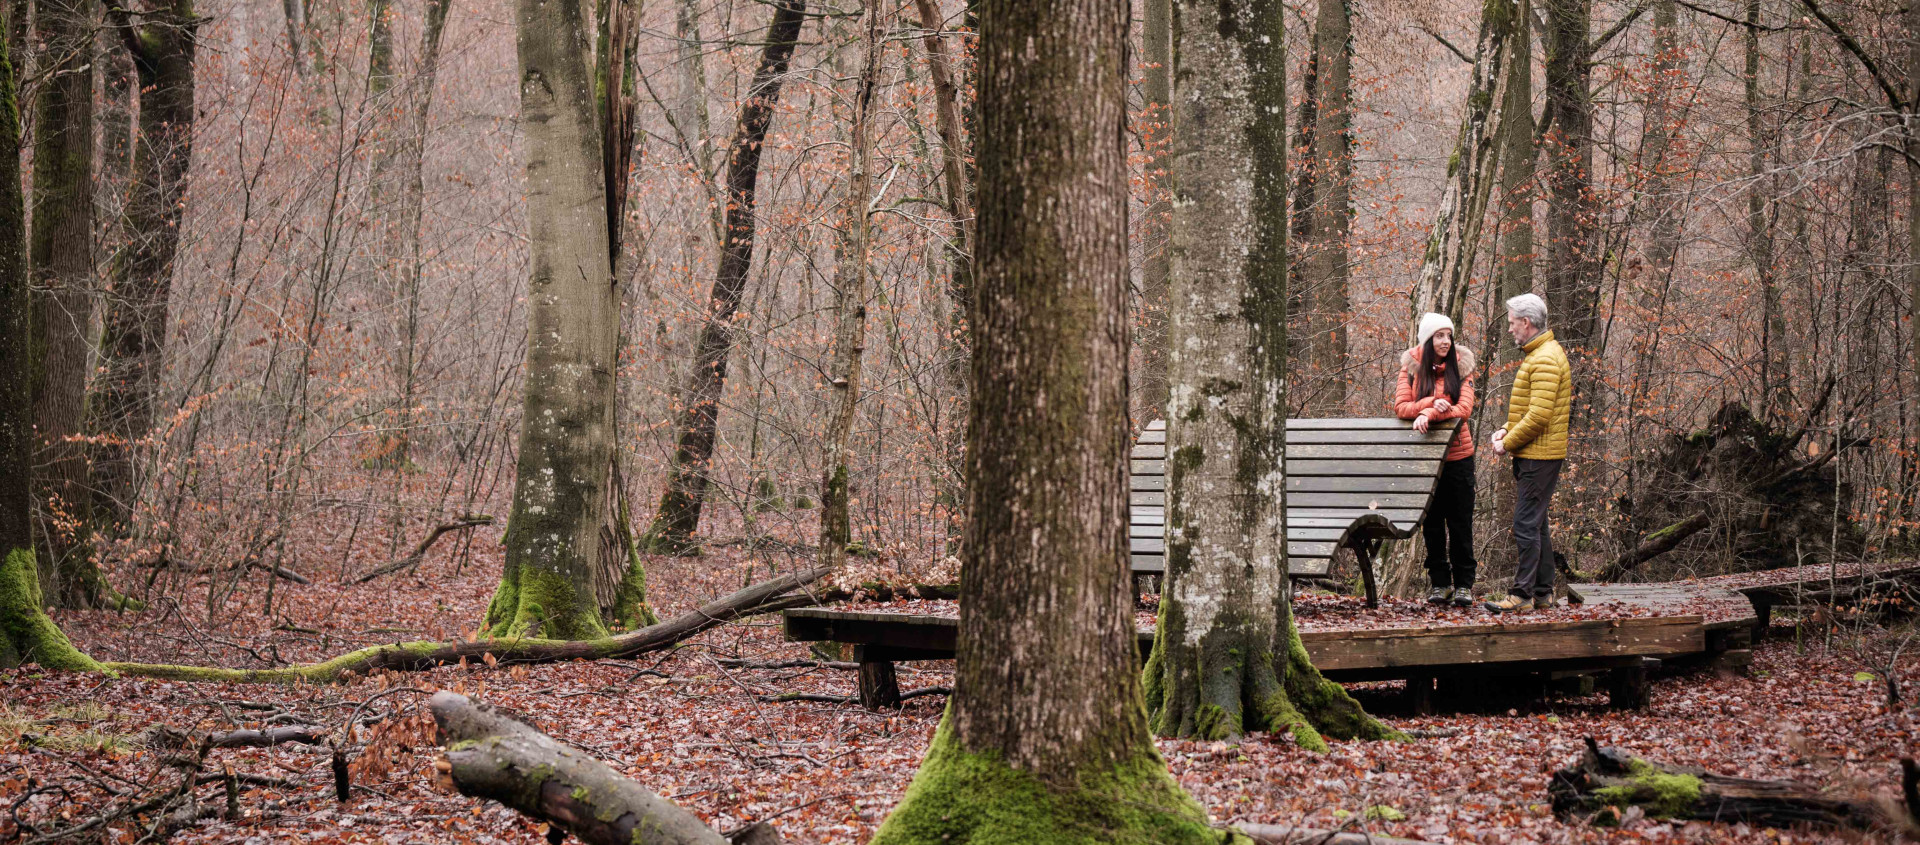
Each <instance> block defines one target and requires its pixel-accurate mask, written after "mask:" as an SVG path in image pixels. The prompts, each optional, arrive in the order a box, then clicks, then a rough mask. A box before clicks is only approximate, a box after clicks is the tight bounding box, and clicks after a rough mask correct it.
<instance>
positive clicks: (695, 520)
mask: <svg viewBox="0 0 1920 845" xmlns="http://www.w3.org/2000/svg"><path fill="white" fill-rule="evenodd" d="M805 19H806V0H780V2H779V3H778V4H777V5H776V6H775V7H774V10H773V21H772V23H771V24H769V25H768V27H767V36H766V42H765V43H766V46H765V47H764V48H763V50H762V52H761V54H760V67H759V68H758V69H756V70H755V71H754V74H753V81H752V83H751V84H750V85H749V87H748V89H747V96H746V99H745V100H743V101H742V102H741V104H740V119H739V123H738V125H736V126H735V127H734V132H733V144H732V146H731V148H730V149H731V152H729V153H728V158H727V197H726V199H727V201H726V207H727V215H726V225H725V231H724V232H723V235H724V237H725V241H724V242H723V243H722V244H721V247H720V266H719V270H718V272H717V273H716V274H715V276H714V280H713V290H712V292H711V293H710V294H709V296H708V306H707V315H706V316H707V319H706V324H705V325H704V326H702V327H701V330H700V340H699V342H698V344H697V345H696V346H695V348H694V357H693V366H692V367H691V368H689V370H688V372H687V382H686V386H685V387H684V388H683V389H682V390H681V394H680V407H679V413H678V419H677V420H675V426H674V427H675V428H676V429H677V430H678V431H679V444H678V446H677V447H676V448H675V449H674V453H673V463H672V466H671V467H670V468H669V470H668V478H667V484H666V490H665V491H664V492H662V493H661V494H660V506H659V508H658V509H657V510H656V511H655V512H654V517H653V526H652V527H651V528H649V529H648V531H647V539H646V545H647V546H648V547H649V549H650V550H652V551H655V552H663V553H675V554H679V553H686V552H690V551H693V550H694V548H695V546H694V541H693V532H694V531H696V530H697V529H699V527H700V511H701V508H702V507H704V506H705V504H706V499H707V487H708V484H709V479H708V477H707V472H708V470H709V466H710V464H711V462H712V461H713V448H714V438H715V434H716V432H717V429H718V427H719V422H720V395H721V393H722V392H723V391H725V390H726V386H727V359H728V357H729V356H730V355H731V354H732V352H733V332H734V325H733V321H734V315H735V314H736V313H738V311H739V310H740V299H741V296H742V295H743V294H744V293H745V292H746V287H747V271H748V270H749V269H751V268H752V266H753V235H754V219H753V215H754V205H755V199H756V196H757V195H756V190H757V187H758V185H759V181H760V155H761V149H760V146H761V143H762V142H763V141H765V140H766V137H767V128H768V127H769V126H771V125H772V123H773V111H774V107H775V106H776V105H777V104H778V103H779V101H780V90H781V88H782V86H783V85H784V83H785V81H786V75H787V65H788V62H789V61H791V60H792V58H793V48H794V46H795V45H796V44H797V43H798V42H799V40H800V24H801V23H802V22H804V21H805Z"/></svg>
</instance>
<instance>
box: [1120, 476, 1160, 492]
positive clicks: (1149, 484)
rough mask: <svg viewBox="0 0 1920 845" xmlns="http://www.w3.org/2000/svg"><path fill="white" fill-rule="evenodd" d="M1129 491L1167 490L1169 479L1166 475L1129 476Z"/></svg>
mask: <svg viewBox="0 0 1920 845" xmlns="http://www.w3.org/2000/svg"><path fill="white" fill-rule="evenodd" d="M1127 489H1129V490H1165V489H1167V477H1166V476H1164V475H1129V476H1127Z"/></svg>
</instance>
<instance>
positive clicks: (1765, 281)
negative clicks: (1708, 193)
mask: <svg viewBox="0 0 1920 845" xmlns="http://www.w3.org/2000/svg"><path fill="white" fill-rule="evenodd" d="M1746 12H1747V14H1746V23H1747V26H1746V31H1745V33H1744V36H1743V41H1744V45H1745V49H1744V54H1745V59H1746V65H1745V72H1744V73H1743V74H1742V77H1743V78H1742V82H1743V91H1744V93H1745V99H1746V111H1747V145H1748V146H1747V162H1748V165H1747V167H1748V176H1749V177H1751V178H1752V180H1753V186H1752V187H1751V188H1750V189H1749V190H1748V191H1747V253H1748V256H1749V257H1750V258H1751V260H1752V261H1753V272H1754V275H1755V276H1757V277H1758V278H1759V281H1760V383H1761V384H1762V385H1763V387H1762V389H1763V390H1766V391H1769V392H1768V395H1769V396H1773V395H1777V394H1774V393H1772V392H1771V391H1772V390H1773V388H1772V387H1771V385H1776V384H1784V383H1785V382H1787V381H1788V380H1789V379H1790V378H1791V372H1790V369H1789V368H1790V365H1789V364H1788V362H1787V359H1786V352H1787V343H1786V330H1787V325H1786V315H1785V314H1784V313H1782V311H1781V302H1780V281H1779V278H1778V273H1776V272H1775V269H1774V266H1773V260H1774V257H1773V215H1772V214H1771V213H1770V212H1769V211H1768V208H1767V205H1768V202H1769V201H1770V199H1771V198H1770V197H1769V190H1768V189H1769V188H1770V186H1771V184H1772V179H1771V178H1769V177H1768V176H1767V172H1768V161H1767V158H1768V156H1767V151H1768V149H1769V148H1770V147H1771V145H1772V144H1773V141H1772V140H1771V139H1770V137H1769V136H1768V134H1767V131H1766V116H1765V114H1764V112H1763V110H1762V109H1763V107H1762V106H1761V104H1760V29H1759V24H1760V0H1747V9H1746ZM1767 404H1768V405H1769V406H1771V405H1772V404H1773V403H1772V402H1768V403H1767ZM1769 413H1771V410H1769Z"/></svg>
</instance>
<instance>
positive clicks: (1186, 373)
mask: <svg viewBox="0 0 1920 845" xmlns="http://www.w3.org/2000/svg"><path fill="white" fill-rule="evenodd" d="M1284 12H1285V9H1284V7H1283V6H1282V4H1281V3H1280V2H1279V0H1241V2H1229V3H1216V2H1191V3H1186V4H1183V5H1182V6H1180V8H1179V10H1178V12H1177V20H1178V21H1179V28H1178V30H1177V31H1176V33H1175V38H1176V45H1177V46H1176V48H1175V51H1174V54H1175V56H1176V64H1175V66H1174V95H1175V96H1174V103H1175V106H1174V109H1175V111H1174V126H1175V131H1176V134H1175V136H1174V155H1173V162H1174V166H1173V173H1172V178H1173V189H1174V217H1173V291H1172V302H1173V303H1174V308H1173V313H1172V320H1171V323H1172V327H1171V335H1172V344H1171V346H1172V350H1173V351H1172V355H1171V358H1170V367H1171V370H1170V372H1171V375H1172V392H1173V398H1172V400H1171V401H1170V402H1169V403H1168V421H1167V429H1168V431H1167V449H1168V464H1167V469H1168V477H1169V485H1168V487H1169V498H1168V503H1167V585H1166V587H1165V588H1164V589H1163V590H1162V594H1161V604H1160V623H1159V636H1158V637H1157V638H1156V640H1155V642H1154V648H1153V653H1152V656H1151V657H1150V658H1149V659H1148V662H1147V669H1146V683H1147V705H1148V707H1149V709H1150V710H1151V712H1152V714H1153V727H1154V730H1156V731H1157V732H1159V733H1161V734H1162V735H1168V736H1188V737H1203V738H1210V739H1212V738H1222V737H1230V736H1237V735H1239V734H1241V733H1242V732H1244V731H1250V730H1263V729H1264V730H1274V731H1283V730H1284V731H1290V732H1292V733H1293V735H1294V736H1295V737H1296V738H1298V740H1299V741H1300V743H1301V744H1302V745H1306V746H1309V747H1316V748H1319V747H1324V743H1323V741H1322V739H1321V734H1322V733H1325V734H1328V735H1331V736H1335V737H1338V738H1343V739H1345V738H1355V737H1362V738H1376V739H1377V738H1384V737H1388V736H1391V735H1393V732H1392V731H1390V730H1389V729H1387V728H1385V727H1384V726H1382V725H1380V724H1379V723H1378V722H1375V721H1374V720H1373V719H1371V718H1370V717H1368V716H1367V715H1366V714H1365V713H1364V712H1362V711H1361V709H1360V707H1359V705H1358V704H1356V703H1355V702H1354V701H1353V700H1352V699H1351V698H1349V697H1348V696H1347V695H1346V693H1345V692H1344V691H1343V690H1342V689H1341V688H1340V687H1339V686H1338V685H1336V684H1333V683H1331V682H1329V681H1327V680H1325V679H1324V678H1322V677H1321V676H1320V673H1319V672H1318V671H1317V670H1315V669H1314V668H1313V664H1312V663H1311V662H1309V661H1308V660H1307V655H1306V649H1305V648H1304V647H1303V646H1302V645H1301V643H1300V638H1299V634H1298V633H1297V632H1296V631H1295V630H1294V627H1293V617H1292V613H1291V603H1290V601H1289V598H1288V590H1287V583H1286V568H1287V559H1286V540H1285V534H1286V532H1285V525H1284V523H1285V516H1286V502H1285V497H1286V473H1285V462H1284V459H1283V454H1284V451H1285V445H1286V413H1287V412H1286V381H1287V366H1286V358H1287V319H1286V318H1287V315H1286V302H1287V258H1286V255H1287V220H1286V196H1285V185H1286V180H1285V173H1286V155H1287V153H1286V150H1287V139H1286V105H1287V97H1286V61H1285V58H1286V57H1285V49H1286V48H1285V39H1284V38H1283V31H1282V27H1283V19H1282V15H1283V14H1284ZM1322 59H1323V60H1324V59H1325V56H1324V55H1323V56H1322ZM1096 524H1098V523H1096Z"/></svg>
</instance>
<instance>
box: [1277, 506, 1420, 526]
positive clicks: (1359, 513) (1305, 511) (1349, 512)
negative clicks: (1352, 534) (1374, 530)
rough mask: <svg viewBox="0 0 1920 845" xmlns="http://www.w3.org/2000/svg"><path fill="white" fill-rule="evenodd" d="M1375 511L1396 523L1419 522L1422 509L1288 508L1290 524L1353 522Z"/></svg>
mask: <svg viewBox="0 0 1920 845" xmlns="http://www.w3.org/2000/svg"><path fill="white" fill-rule="evenodd" d="M1375 513H1377V514H1379V515H1381V516H1383V517H1386V518H1387V519H1388V520H1391V521H1392V522H1393V523H1394V524H1395V525H1398V524H1400V523H1403V522H1404V523H1408V524H1412V523H1415V522H1418V521H1420V515H1421V512H1420V510H1419V509H1417V508H1381V509H1379V510H1367V509H1366V508H1325V507H1307V506H1305V505H1298V506H1294V507H1290V508H1287V522H1288V524H1292V523H1293V521H1294V520H1299V519H1344V520H1346V521H1348V522H1352V521H1354V520H1356V519H1359V518H1360V517H1363V516H1366V515H1368V514H1375Z"/></svg>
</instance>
